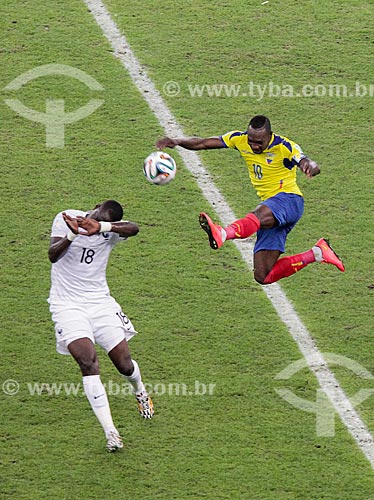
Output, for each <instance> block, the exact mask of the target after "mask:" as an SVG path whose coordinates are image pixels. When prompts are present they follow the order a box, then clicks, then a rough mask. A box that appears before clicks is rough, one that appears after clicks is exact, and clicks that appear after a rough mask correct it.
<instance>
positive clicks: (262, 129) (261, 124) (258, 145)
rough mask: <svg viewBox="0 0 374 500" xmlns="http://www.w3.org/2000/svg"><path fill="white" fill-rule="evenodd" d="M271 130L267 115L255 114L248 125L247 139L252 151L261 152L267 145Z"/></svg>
mask: <svg viewBox="0 0 374 500" xmlns="http://www.w3.org/2000/svg"><path fill="white" fill-rule="evenodd" d="M271 135H272V131H271V124H270V120H269V118H268V117H267V116H264V115H256V116H254V117H253V118H252V119H251V121H250V122H249V125H248V130H247V141H248V144H249V145H250V146H251V149H252V151H253V152H254V153H257V154H259V153H262V152H263V151H264V149H266V148H267V147H268V145H269V142H270V139H271Z"/></svg>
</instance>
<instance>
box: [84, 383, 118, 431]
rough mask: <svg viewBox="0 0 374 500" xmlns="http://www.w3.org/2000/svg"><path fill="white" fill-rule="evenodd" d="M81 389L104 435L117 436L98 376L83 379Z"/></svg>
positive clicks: (104, 391)
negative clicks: (113, 433)
mask: <svg viewBox="0 0 374 500" xmlns="http://www.w3.org/2000/svg"><path fill="white" fill-rule="evenodd" d="M83 388H84V392H85V394H86V396H87V399H88V401H89V402H90V405H91V408H92V410H93V411H94V413H95V415H96V417H97V419H98V420H99V422H100V424H101V425H102V428H103V429H104V432H105V435H106V436H108V433H109V432H112V431H114V432H116V433H117V434H118V431H117V429H116V428H115V427H114V423H113V420H112V415H111V413H110V407H109V402H108V397H107V394H106V390H105V387H104V386H103V384H102V382H101V379H100V375H87V376H85V377H83Z"/></svg>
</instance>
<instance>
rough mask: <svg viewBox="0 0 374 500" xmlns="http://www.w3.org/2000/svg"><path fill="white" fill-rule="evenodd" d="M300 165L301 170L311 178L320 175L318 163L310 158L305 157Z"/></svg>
mask: <svg viewBox="0 0 374 500" xmlns="http://www.w3.org/2000/svg"><path fill="white" fill-rule="evenodd" d="M299 166H300V170H301V171H302V172H304V174H305V175H306V176H307V177H309V178H311V177H314V176H315V175H318V174H319V173H320V171H321V169H320V168H319V166H318V165H317V163H316V162H315V161H313V160H311V159H310V158H303V159H302V160H301V162H300V165H299Z"/></svg>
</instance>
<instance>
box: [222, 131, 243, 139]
mask: <svg viewBox="0 0 374 500" xmlns="http://www.w3.org/2000/svg"><path fill="white" fill-rule="evenodd" d="M244 135H245V136H246V135H247V132H243V131H242V130H230V132H226V133H225V134H223V136H224V137H227V138H228V139H235V137H237V138H238V137H242V136H244Z"/></svg>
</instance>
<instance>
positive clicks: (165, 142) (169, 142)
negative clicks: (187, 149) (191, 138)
mask: <svg viewBox="0 0 374 500" xmlns="http://www.w3.org/2000/svg"><path fill="white" fill-rule="evenodd" d="M177 145H178V143H177V141H175V140H174V139H170V137H163V138H162V139H160V140H158V141H157V142H156V148H157V149H164V148H175V146H177Z"/></svg>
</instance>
